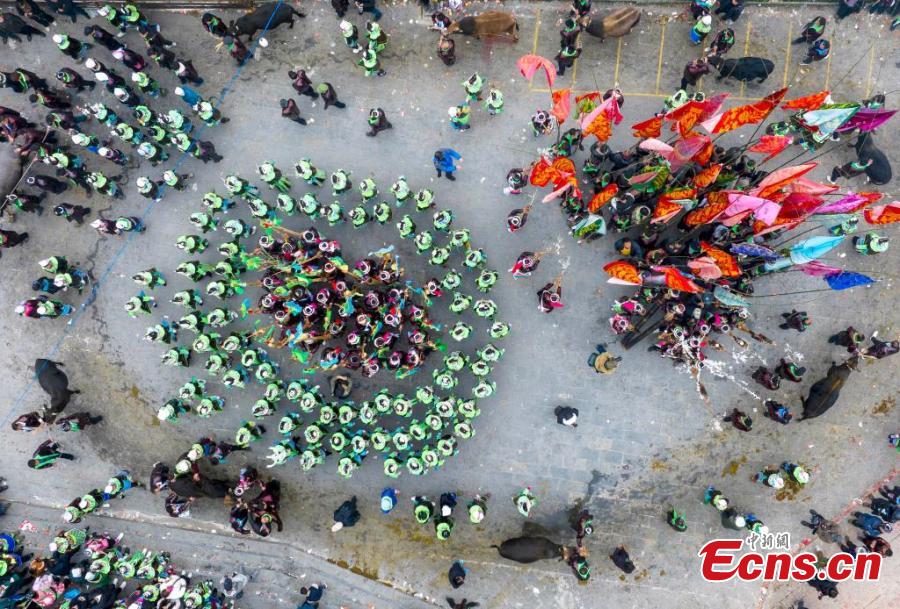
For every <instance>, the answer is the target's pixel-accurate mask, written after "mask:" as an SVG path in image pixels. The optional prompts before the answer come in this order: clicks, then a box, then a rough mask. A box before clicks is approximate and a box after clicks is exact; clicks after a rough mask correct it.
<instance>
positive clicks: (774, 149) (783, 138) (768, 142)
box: [747, 135, 794, 163]
mask: <svg viewBox="0 0 900 609" xmlns="http://www.w3.org/2000/svg"><path fill="white" fill-rule="evenodd" d="M793 141H794V138H792V137H791V136H789V135H764V136H762V137H760V138H759V141H758V142H757V143H755V144H753V145H752V146H750V147H749V148H748V149H747V150H748V151H750V152H762V153H765V154H766V157H765V158H764V159H763V160H762V162H763V163H765V162H766V161H768V160H769V159H771V158H772V157H774V156H775V155H777V154H778V153H779V152H781V151H782V150H784V149H785V148H787V147H788V146H790V145H791V142H793Z"/></svg>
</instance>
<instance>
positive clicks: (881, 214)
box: [863, 201, 900, 224]
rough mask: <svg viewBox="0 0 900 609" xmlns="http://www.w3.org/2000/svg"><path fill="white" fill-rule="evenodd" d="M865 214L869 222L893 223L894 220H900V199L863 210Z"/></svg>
mask: <svg viewBox="0 0 900 609" xmlns="http://www.w3.org/2000/svg"><path fill="white" fill-rule="evenodd" d="M863 216H864V217H865V218H866V222H868V223H869V224H893V223H894V222H900V201H893V202H891V203H888V204H887V205H877V206H875V207H870V208H869V209H867V210H866V211H864V212H863Z"/></svg>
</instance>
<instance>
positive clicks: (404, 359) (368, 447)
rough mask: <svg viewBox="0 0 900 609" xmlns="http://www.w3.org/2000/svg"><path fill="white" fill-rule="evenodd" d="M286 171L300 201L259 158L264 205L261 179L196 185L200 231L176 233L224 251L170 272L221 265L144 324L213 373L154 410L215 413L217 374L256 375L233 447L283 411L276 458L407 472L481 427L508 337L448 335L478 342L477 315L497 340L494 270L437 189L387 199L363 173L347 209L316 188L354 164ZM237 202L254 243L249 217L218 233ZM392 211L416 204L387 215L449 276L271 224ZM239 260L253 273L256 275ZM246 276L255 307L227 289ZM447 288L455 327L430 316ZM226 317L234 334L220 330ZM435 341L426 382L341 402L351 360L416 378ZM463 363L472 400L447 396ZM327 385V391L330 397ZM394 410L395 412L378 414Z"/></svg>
mask: <svg viewBox="0 0 900 609" xmlns="http://www.w3.org/2000/svg"><path fill="white" fill-rule="evenodd" d="M294 169H295V174H296V176H297V177H298V178H299V179H300V180H302V181H303V182H305V184H306V185H307V186H308V187H309V188H308V189H307V190H308V192H306V193H305V194H304V195H303V196H302V197H301V198H300V199H299V200H297V199H295V198H294V197H293V196H291V194H290V193H291V192H292V186H293V184H292V181H291V179H289V178H288V177H286V176H285V175H284V174H283V173H282V172H281V171H280V170H279V169H278V168H277V167H275V166H274V165H273V164H272V163H269V162H266V163H263V164H261V165H259V167H258V174H259V178H260V180H261V181H262V182H263V183H265V184H266V185H267V186H268V188H270V189H271V191H272V192H273V194H275V202H274V204H270V203H267V202H266V201H265V200H264V199H263V198H262V196H261V194H260V190H259V188H258V187H257V186H255V185H253V184H252V183H250V182H249V181H247V180H244V179H243V178H241V177H240V176H237V175H228V176H226V178H225V181H224V184H225V189H226V190H227V193H226V194H225V195H224V196H221V195H219V194H217V193H215V192H214V191H210V192H207V193H206V194H204V195H203V198H202V206H203V207H202V209H203V211H198V212H195V213H193V214H191V215H190V218H189V219H190V222H191V223H192V224H193V225H194V226H195V227H197V228H198V229H199V230H200V231H201V234H191V235H183V236H181V237H179V239H178V245H179V247H181V249H183V250H184V251H185V252H186V253H188V254H191V255H196V254H200V253H202V252H203V251H204V250H205V249H206V248H207V247H209V246H210V243H209V240H208V239H207V238H206V236H204V235H214V234H221V233H222V232H224V233H225V234H226V235H227V237H226V238H227V239H228V240H226V241H224V242H222V243H221V244H219V245H218V246H217V247H216V249H217V251H218V253H219V254H220V256H221V259H220V261H219V262H217V263H216V264H211V263H203V262H200V261H199V260H188V261H185V262H182V263H181V264H179V265H178V267H177V268H176V272H177V273H178V274H179V275H182V276H184V277H186V278H188V279H190V280H191V281H193V282H194V283H198V282H200V281H203V280H205V279H208V278H209V277H211V276H215V278H214V279H212V281H209V282H208V283H206V286H205V288H204V289H203V291H202V293H201V291H200V290H197V289H193V288H189V289H186V290H180V291H177V292H176V293H175V294H174V296H173V299H172V300H173V302H176V303H178V304H181V305H182V306H184V307H185V308H186V309H188V311H189V312H188V313H187V314H186V315H184V316H183V317H181V319H179V320H178V321H177V322H169V321H167V320H165V319H163V320H160V321H159V322H158V323H156V324H154V325H152V326H150V327H149V328H148V329H147V332H146V334H145V337H146V338H147V339H148V340H151V341H153V342H157V343H160V344H161V345H164V346H165V347H166V348H167V351H166V352H165V353H164V354H163V363H165V364H169V365H173V366H180V367H190V366H191V364H192V361H193V358H195V357H196V356H203V357H206V361H205V363H204V364H203V368H204V369H205V370H206V372H207V374H208V375H209V381H207V380H204V379H198V378H196V377H192V378H191V380H190V381H189V382H187V383H186V384H185V385H184V386H183V387H182V388H181V390H180V391H179V393H178V396H177V397H173V398H172V399H170V400H169V401H167V402H166V404H164V405H163V406H162V407H161V408H160V409H159V411H158V413H157V414H158V417H159V418H160V419H161V420H168V421H173V422H174V421H177V420H178V418H179V417H180V416H183V415H185V414H187V413H193V414H196V415H197V416H201V417H209V416H212V415H213V414H215V413H216V412H219V411H221V410H222V408H223V407H224V399H223V398H221V397H219V396H218V395H216V394H215V393H214V392H212V391H211V387H209V388H208V387H207V382H213V381H216V380H218V381H219V382H221V383H222V384H223V385H225V387H226V390H236V389H242V388H244V387H246V385H247V383H248V382H252V381H254V380H255V381H256V382H257V383H258V384H259V385H261V386H262V387H263V396H262V397H261V398H260V399H259V400H257V401H256V402H255V403H254V404H253V406H252V408H251V414H252V415H253V420H250V421H245V422H244V423H243V425H242V427H240V428H239V429H238V430H237V432H236V436H235V444H236V445H238V446H242V447H244V446H247V445H249V443H250V442H253V441H256V440H259V439H260V438H261V437H262V436H263V435H264V434H265V433H266V428H265V426H263V425H262V424H261V423H257V421H262V420H264V419H266V418H269V417H274V416H276V415H279V414H280V415H281V416H280V419H279V421H278V425H277V432H278V434H279V436H278V438H277V439H276V440H274V441H273V443H272V445H271V447H270V451H271V454H270V455H269V459H270V460H271V464H270V466H277V465H284V464H285V463H287V462H288V461H290V460H293V459H298V460H299V463H300V466H301V467H302V468H303V469H310V468H312V467H314V466H316V465H319V464H321V463H323V462H324V461H325V459H326V457H327V456H328V455H330V454H335V455H337V459H338V464H337V468H338V472H339V473H340V474H341V475H342V476H345V477H349V476H351V475H352V474H353V472H354V471H355V470H356V469H357V468H358V467H359V466H360V465H361V464H362V463H363V461H364V459H365V458H366V457H367V456H368V455H369V454H373V453H382V454H383V457H384V462H383V468H384V472H385V474H386V475H388V476H390V477H397V476H398V475H400V473H401V472H402V471H404V470H405V471H407V472H409V473H411V474H414V475H422V474H425V473H427V472H429V471H431V470H433V469H435V468H438V467H440V466H441V465H442V464H443V463H444V461H445V460H446V459H447V458H449V457H452V456H453V455H455V454H456V453H457V452H458V448H457V443H458V442H459V440H462V439H466V438H469V437H471V436H472V435H473V434H474V433H475V430H474V427H473V422H474V419H475V418H476V417H477V416H478V415H479V414H480V408H479V406H478V403H479V401H480V400H483V399H486V398H489V397H490V396H491V395H493V393H494V391H495V389H496V384H495V383H494V381H492V380H490V378H489V375H490V373H491V370H492V368H493V366H494V365H495V364H496V362H497V361H499V359H500V358H501V357H502V356H503V349H501V348H499V347H497V346H495V345H494V344H493V342H486V343H485V344H483V345H482V346H481V347H480V348H478V349H477V350H476V356H475V357H471V356H469V355H467V354H466V353H465V352H464V351H462V350H461V349H457V350H453V351H449V350H448V345H447V342H445V341H446V340H447V339H449V340H450V341H452V342H453V343H459V344H460V345H459V346H460V347H462V346H463V344H466V343H467V341H473V340H474V335H475V327H474V326H473V325H472V324H471V323H469V322H468V321H465V320H466V319H469V318H472V319H474V320H476V321H481V322H482V324H484V325H485V326H487V327H486V328H485V330H484V332H485V333H486V334H488V335H489V338H490V340H491V341H499V340H501V339H502V338H503V337H505V336H506V335H507V334H508V332H509V326H508V325H507V324H505V323H504V322H502V321H500V320H499V319H498V313H499V311H498V307H497V305H496V303H495V302H494V301H493V300H491V299H490V298H488V297H487V296H488V294H489V293H490V291H491V289H492V288H493V285H494V283H495V282H496V281H497V279H498V276H499V274H498V273H497V272H496V271H494V270H492V269H490V268H489V267H488V266H487V258H486V256H485V254H484V252H483V250H481V249H480V248H477V247H474V246H473V244H472V243H471V242H470V237H469V231H468V230H467V229H465V228H460V227H456V226H454V225H453V219H454V214H453V211H452V210H451V209H449V208H439V207H438V206H437V204H436V202H435V196H434V193H433V191H432V190H430V189H428V188H422V189H420V190H418V191H415V192H414V191H413V190H412V189H411V188H410V186H409V184H408V183H407V181H406V179H405V178H403V177H402V176H401V177H400V178H398V179H397V181H396V182H394V183H393V184H392V185H391V188H390V191H391V193H392V195H393V197H394V201H393V203H389V202H386V201H381V202H376V201H378V199H379V197H378V186H377V184H376V183H375V181H374V180H373V179H372V178H364V179H363V180H361V181H360V182H359V183H358V188H357V190H358V196H359V201H358V203H357V204H356V205H355V206H354V207H352V208H351V209H349V210H348V211H346V212H345V211H344V207H343V206H342V204H341V202H340V199H334V200H333V201H332V202H331V203H329V204H324V203H320V202H319V201H318V198H317V197H318V195H317V193H320V192H322V191H321V189H322V188H323V185H324V184H325V183H326V180H328V181H329V182H330V185H331V194H332V195H333V196H334V197H343V196H350V195H349V193H350V192H351V191H352V190H353V184H352V182H351V179H350V173H349V172H347V171H345V170H343V169H338V170H335V171H334V172H332V173H331V175H330V177H329V176H328V175H327V174H326V172H325V171H324V170H322V169H320V168H318V167H316V166H315V165H313V164H312V161H311V160H310V159H308V158H303V159H301V160H300V161H298V162H297V163H296V164H295V167H294ZM238 201H243V203H245V204H246V205H247V206H248V208H249V210H250V214H251V215H252V216H253V217H255V218H256V219H257V221H258V222H259V224H260V226H261V227H262V228H263V232H264V233H265V234H263V235H262V236H261V237H260V238H259V239H258V240H257V243H256V244H255V245H250V244H251V242H250V241H249V238H250V237H251V236H252V235H254V233H255V232H256V231H257V227H255V226H252V225H250V224H247V223H245V222H243V221H242V220H240V219H231V220H227V221H225V222H224V223H223V224H222V226H221V229H222V230H221V232H218V233H217V231H218V230H219V222H220V220H219V217H220V216H219V215H218V214H220V213H221V212H223V211H224V210H227V209H229V208H231V207H232V206H234V205H236V204H237V202H238ZM394 209H406V210H408V211H410V212H411V214H412V215H411V214H410V213H405V214H404V215H403V216H402V218H401V219H400V221H399V222H397V223H396V227H397V230H398V231H399V235H400V237H401V239H408V240H410V241H412V243H413V244H414V247H415V251H416V252H417V253H418V254H419V255H420V256H422V257H427V260H428V265H429V268H430V269H432V271H434V272H437V271H443V276H439V275H435V276H434V277H432V278H431V279H429V280H427V281H426V282H425V285H424V286H421V287H419V286H417V285H416V284H415V283H413V282H412V281H411V280H410V279H408V278H406V277H405V273H404V270H403V269H402V267H401V266H400V265H399V262H398V260H397V257H396V256H395V255H393V254H392V253H391V252H392V249H393V248H387V249H383V250H379V251H376V252H372V253H370V254H369V255H368V256H367V257H365V258H362V259H360V260H358V261H356V262H349V261H347V260H346V259H345V258H344V256H343V253H342V248H341V244H340V242H338V241H336V240H333V239H328V238H326V237H325V236H324V235H323V234H321V233H320V232H319V230H318V229H316V228H315V227H314V226H310V227H309V228H307V229H306V230H304V231H302V232H296V231H293V230H289V229H287V228H284V226H282V221H281V218H288V217H291V216H294V215H299V216H301V217H303V218H304V219H305V220H307V221H310V222H312V221H315V220H324V221H326V222H327V224H329V225H330V226H337V225H340V224H344V223H348V224H349V225H351V226H352V227H353V228H355V229H363V228H364V227H365V226H366V225H367V224H369V223H377V224H387V223H389V222H390V221H391V219H392V214H393V210H394ZM420 214H428V215H429V216H430V222H429V223H428V225H427V226H426V227H422V228H421V229H419V228H417V226H416V221H415V220H414V219H413V218H414V217H417V216H418V215H420ZM251 248H252V249H251ZM455 262H459V263H460V264H461V267H462V269H463V273H460V272H459V271H457V270H456V268H453V267H454V266H455ZM248 273H250V274H252V275H253V276H255V277H256V278H255V279H254V280H253V281H250V280H249V277H248V276H247V274H248ZM135 277H136V280H139V281H138V283H139V284H140V285H141V287H144V288H151V289H152V288H154V287H158V286H163V285H167V282H166V280H165V279H164V278H163V276H162V274H161V273H159V271H157V270H156V269H149V270H147V271H142V272H141V273H139V274H138V275H136V276H135ZM467 279H470V280H472V281H473V282H474V285H475V288H476V290H477V291H478V292H479V293H480V297H478V298H476V297H475V296H473V295H471V294H469V293H468V292H467V291H466V288H465V284H466V280H467ZM248 285H253V286H258V287H260V288H262V291H261V294H260V295H259V297H258V298H257V299H256V305H255V306H251V303H250V301H249V299H247V300H244V301H243V302H242V303H241V304H240V305H239V306H236V307H228V306H227V303H228V302H229V299H231V298H233V297H235V296H237V295H238V294H240V293H242V292H243V290H244V287H245V286H248ZM205 297H214V298H217V299H219V300H220V301H221V302H222V304H220V305H219V306H216V307H215V308H211V309H209V310H206V311H204V310H203V309H201V306H202V305H203V302H204V298H205ZM154 300H155V299H154V297H152V296H150V295H148V294H146V293H144V292H140V293H139V294H138V295H136V296H134V297H132V298H131V299H130V300H129V301H128V302H127V303H126V305H125V308H126V310H127V311H128V313H130V314H132V315H138V314H145V315H152V314H153V304H154ZM441 300H443V301H444V302H445V303H446V306H447V309H448V311H449V312H450V314H451V315H453V316H456V317H457V318H458V319H459V320H458V321H456V322H455V323H454V324H452V325H449V326H445V325H444V324H438V323H436V322H434V321H433V320H432V319H431V314H430V313H429V307H433V306H434V305H435V304H436V303H437V302H439V301H441ZM248 317H252V318H255V319H259V320H260V321H259V323H256V324H255V326H254V329H252V330H238V329H236V324H238V323H240V320H241V319H244V318H248ZM262 320H267V321H265V322H263V321H262ZM232 324H235V326H232ZM229 326H231V328H230V329H231V331H230V332H229V333H228V334H227V335H223V334H222V331H224V329H225V328H226V327H229ZM184 332H191V333H193V334H194V335H195V336H194V337H193V338H192V339H191V340H190V346H189V347H188V346H181V345H178V344H176V343H177V342H178V340H179V335H182V336H183V333H184ZM266 348H268V349H272V350H278V349H285V350H287V351H288V352H289V354H290V358H291V359H292V360H294V361H295V362H296V363H297V364H299V365H300V366H302V367H303V371H304V373H305V374H313V373H317V372H323V373H325V374H329V375H331V378H330V379H329V381H328V385H329V387H328V388H326V389H322V388H320V386H318V385H314V384H313V383H312V382H311V381H310V380H307V379H304V378H290V377H287V378H286V377H284V376H283V371H282V369H281V366H280V365H279V364H278V363H277V359H276V358H274V357H272V355H270V353H269V352H268V351H267V349H266ZM437 352H441V353H443V356H442V361H443V365H442V366H438V367H437V368H436V369H435V370H434V371H433V373H432V375H431V382H430V383H428V382H420V383H418V384H416V386H415V387H414V388H411V389H410V390H409V391H403V392H392V391H389V390H387V389H382V390H380V391H377V392H375V393H374V394H373V395H372V396H371V397H370V398H369V399H366V400H364V401H354V400H352V399H350V396H351V392H352V390H353V384H352V381H351V379H350V377H349V376H348V375H347V374H346V373H351V372H358V373H359V374H361V375H362V376H363V377H367V378H372V377H375V376H376V375H377V374H379V372H380V371H386V372H389V373H392V374H393V376H394V378H395V379H406V378H410V379H418V378H420V376H421V375H420V376H414V375H415V374H416V373H417V372H419V371H420V369H421V368H422V367H423V365H424V364H425V362H426V361H427V360H428V359H429V357H430V356H432V355H433V354H436V353H437ZM434 356H435V357H437V356H436V355H434ZM284 372H287V371H286V370H285V371H284ZM466 373H468V374H471V378H472V379H473V380H472V382H471V384H470V385H469V387H468V389H469V391H470V392H471V397H470V398H468V399H466V398H464V397H461V396H460V395H459V394H458V393H457V392H458V391H460V389H458V387H459V386H460V382H461V378H460V377H461V375H464V374H466ZM329 390H330V391H329ZM328 393H330V397H331V398H334V400H329V397H328ZM282 400H285V401H286V402H287V403H289V404H296V405H297V406H298V407H299V410H290V411H287V412H280V413H279V403H280V402H282ZM395 417H396V419H395V422H391V423H389V422H388V420H389V419H393V418H395Z"/></svg>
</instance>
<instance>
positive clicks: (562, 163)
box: [552, 156, 575, 180]
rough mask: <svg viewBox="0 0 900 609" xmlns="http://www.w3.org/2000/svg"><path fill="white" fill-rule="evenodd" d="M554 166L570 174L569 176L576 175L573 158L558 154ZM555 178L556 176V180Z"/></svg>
mask: <svg viewBox="0 0 900 609" xmlns="http://www.w3.org/2000/svg"><path fill="white" fill-rule="evenodd" d="M552 166H553V168H554V169H556V170H557V171H558V172H560V173H564V174H568V176H573V175H575V163H573V162H572V159H567V158H566V157H564V156H558V157H556V158H555V159H553V164H552ZM568 176H566V177H568ZM555 179H556V178H554V180H555Z"/></svg>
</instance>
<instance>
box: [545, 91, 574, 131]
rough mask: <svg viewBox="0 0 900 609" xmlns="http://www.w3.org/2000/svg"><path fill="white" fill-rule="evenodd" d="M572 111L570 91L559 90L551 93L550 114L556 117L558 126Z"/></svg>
mask: <svg viewBox="0 0 900 609" xmlns="http://www.w3.org/2000/svg"><path fill="white" fill-rule="evenodd" d="M571 111H572V89H560V90H559V91H554V92H553V109H552V110H550V114H552V115H553V116H555V117H556V120H558V121H559V122H560V124H562V123H564V122H565V120H566V119H567V118H569V113H570V112H571Z"/></svg>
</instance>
